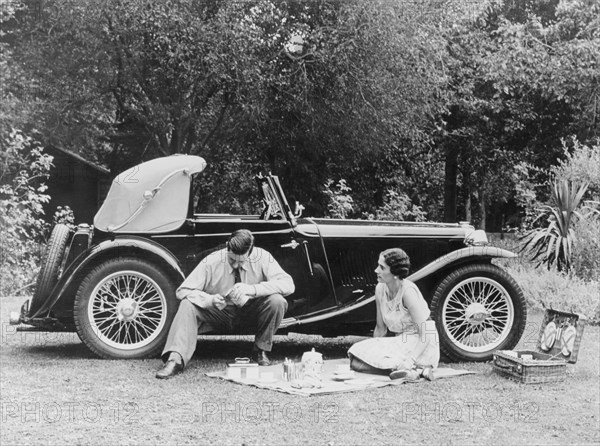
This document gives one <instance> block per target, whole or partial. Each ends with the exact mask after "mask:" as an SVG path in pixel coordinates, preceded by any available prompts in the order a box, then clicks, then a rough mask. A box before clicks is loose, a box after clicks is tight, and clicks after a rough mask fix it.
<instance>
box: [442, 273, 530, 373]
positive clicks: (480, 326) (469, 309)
mask: <svg viewBox="0 0 600 446" xmlns="http://www.w3.org/2000/svg"><path fill="white" fill-rule="evenodd" d="M431 311H432V314H433V317H434V319H435V321H436V325H437V328H438V332H439V334H440V349H441V351H442V353H443V354H445V355H446V356H447V357H448V358H449V359H451V360H454V361H487V360H490V359H492V353H493V351H494V350H501V349H512V348H513V347H515V345H517V343H518V342H519V339H520V338H521V335H522V334H523V331H524V330H525V323H526V322H527V309H526V303H525V298H524V297H523V292H522V291H521V288H520V287H519V286H518V285H517V283H516V282H515V281H514V279H513V278H512V277H511V276H510V275H509V274H508V273H507V272H505V271H504V270H503V269H501V268H498V267H497V266H495V265H491V264H487V263H485V264H473V265H466V266H463V267H460V268H458V269H456V270H454V271H452V272H451V273H450V274H448V275H447V276H446V277H444V278H443V279H442V280H441V281H440V283H439V284H438V285H437V287H436V289H435V291H434V294H433V299H432V301H431Z"/></svg>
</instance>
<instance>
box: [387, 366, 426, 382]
mask: <svg viewBox="0 0 600 446" xmlns="http://www.w3.org/2000/svg"><path fill="white" fill-rule="evenodd" d="M419 378H420V376H419V373H418V372H417V371H416V370H415V369H411V370H404V369H403V370H394V371H393V372H392V373H390V379H404V380H406V381H417V380H418V379H419Z"/></svg>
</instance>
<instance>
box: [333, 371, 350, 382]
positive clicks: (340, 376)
mask: <svg viewBox="0 0 600 446" xmlns="http://www.w3.org/2000/svg"><path fill="white" fill-rule="evenodd" d="M354 377H355V376H354V372H345V373H337V372H335V373H334V374H333V377H332V378H333V380H334V381H347V380H349V379H354Z"/></svg>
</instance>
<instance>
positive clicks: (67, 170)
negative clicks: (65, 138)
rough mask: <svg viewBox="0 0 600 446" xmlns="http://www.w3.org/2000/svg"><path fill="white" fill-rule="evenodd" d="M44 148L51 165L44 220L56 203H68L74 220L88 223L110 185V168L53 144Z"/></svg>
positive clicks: (48, 217)
mask: <svg viewBox="0 0 600 446" xmlns="http://www.w3.org/2000/svg"><path fill="white" fill-rule="evenodd" d="M44 151H45V152H46V153H47V154H49V155H52V156H53V157H54V160H53V164H54V167H53V168H52V169H51V170H50V178H49V179H48V180H47V182H46V184H47V185H48V191H47V193H48V194H49V195H50V197H51V200H50V203H48V204H47V205H46V206H45V211H46V218H47V220H48V221H51V220H52V216H53V215H54V212H55V211H56V209H57V207H58V206H63V207H64V206H69V207H70V208H71V209H72V210H73V213H74V214H75V223H76V224H78V223H89V224H92V221H93V219H94V215H95V214H96V211H97V210H98V209H99V208H100V205H101V204H102V201H103V200H104V197H105V196H106V194H107V192H108V189H109V188H110V183H111V181H112V176H111V174H110V171H109V170H108V169H107V168H105V167H103V166H100V165H98V164H96V163H93V162H91V161H88V160H86V159H85V158H83V157H82V156H81V155H79V154H77V153H73V152H70V151H68V150H66V149H63V148H60V147H57V146H53V145H49V146H46V147H45V150H44Z"/></svg>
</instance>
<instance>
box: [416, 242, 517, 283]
mask: <svg viewBox="0 0 600 446" xmlns="http://www.w3.org/2000/svg"><path fill="white" fill-rule="evenodd" d="M515 257H518V255H517V254H515V253H514V252H511V251H507V250H506V249H502V248H496V247H495V246H469V247H467V248H462V249H458V250H456V251H452V252H450V253H448V254H446V255H443V256H442V257H439V258H437V259H435V260H434V261H433V262H431V263H428V264H427V265H425V266H424V267H423V268H421V269H419V270H418V271H415V272H414V273H412V274H411V275H410V276H408V277H407V279H408V280H410V281H412V282H416V281H418V280H421V279H423V278H425V277H427V276H431V275H432V274H435V273H437V272H438V271H440V270H442V269H444V268H447V267H448V266H450V265H452V264H462V263H467V262H469V261H471V260H489V259H493V258H505V259H513V258H515Z"/></svg>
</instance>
